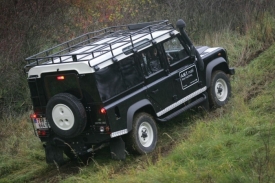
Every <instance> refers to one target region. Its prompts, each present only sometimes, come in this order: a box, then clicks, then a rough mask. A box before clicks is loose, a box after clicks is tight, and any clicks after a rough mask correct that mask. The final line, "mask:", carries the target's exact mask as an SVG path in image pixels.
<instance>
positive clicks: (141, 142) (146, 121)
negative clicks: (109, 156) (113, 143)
mask: <svg viewBox="0 0 275 183" xmlns="http://www.w3.org/2000/svg"><path fill="white" fill-rule="evenodd" d="M126 141H127V146H128V147H130V149H131V150H133V151H134V152H136V153H138V154H148V153H150V152H152V151H153V150H154V149H155V147H156V144H157V127H156V122H155V120H154V119H153V117H152V116H151V115H149V114H147V113H143V112H142V113H139V114H137V115H136V116H135V117H134V121H133V129H132V131H131V132H130V133H129V134H128V139H127V140H126Z"/></svg>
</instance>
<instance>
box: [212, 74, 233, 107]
mask: <svg viewBox="0 0 275 183" xmlns="http://www.w3.org/2000/svg"><path fill="white" fill-rule="evenodd" d="M208 94H209V104H210V107H211V108H219V107H222V106H224V105H225V104H226V103H227V102H228V100H229V98H230V97H231V85H230V80H229V78H228V76H227V75H226V74H225V73H224V72H223V71H220V70H218V71H215V72H214V73H213V74H212V78H211V83H210V87H209V89H208Z"/></svg>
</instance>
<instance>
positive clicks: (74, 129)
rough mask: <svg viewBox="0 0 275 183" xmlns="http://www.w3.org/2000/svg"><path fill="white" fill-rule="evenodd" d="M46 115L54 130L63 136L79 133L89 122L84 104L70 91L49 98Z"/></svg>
mask: <svg viewBox="0 0 275 183" xmlns="http://www.w3.org/2000/svg"><path fill="white" fill-rule="evenodd" d="M46 117H47V119H48V122H49V124H50V126H51V128H52V130H53V131H54V132H55V133H56V134H57V135H59V136H60V137H63V138H73V137H75V136H77V135H79V134H80V133H81V132H83V130H84V129H85V127H86V123H87V117H86V112H85V108H84V106H83V105H82V103H81V102H80V101H79V100H78V99H77V98H76V97H75V96H73V95H72V94H69V93H59V94H57V95H55V96H53V97H52V98H51V99H50V100H49V102H48V104H47V107H46Z"/></svg>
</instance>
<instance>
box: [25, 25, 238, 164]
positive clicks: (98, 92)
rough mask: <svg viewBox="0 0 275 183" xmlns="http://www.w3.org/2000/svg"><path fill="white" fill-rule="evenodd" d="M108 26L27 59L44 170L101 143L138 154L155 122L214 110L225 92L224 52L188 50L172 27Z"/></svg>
mask: <svg viewBox="0 0 275 183" xmlns="http://www.w3.org/2000/svg"><path fill="white" fill-rule="evenodd" d="M177 27H178V29H179V32H178V31H177V30H176V29H175V28H174V27H173V25H172V24H170V23H168V21H160V22H149V23H148V22H147V23H141V24H131V25H123V26H116V27H109V28H106V29H102V30H99V31H95V32H90V33H87V34H84V35H82V36H80V37H77V38H75V39H73V40H71V41H68V42H65V43H62V44H60V45H57V46H55V47H53V48H51V49H48V50H45V51H43V52H41V53H38V54H36V55H34V56H31V57H29V58H27V59H26V60H27V61H28V64H27V65H26V66H25V68H24V69H25V71H26V72H27V73H28V84H29V88H30V93H31V99H32V103H33V110H34V114H33V115H31V119H32V123H33V126H34V130H35V134H36V135H37V136H38V137H39V138H40V139H41V141H42V142H44V147H45V152H46V161H47V162H48V163H51V162H54V161H55V162H57V163H61V162H62V161H63V153H65V154H66V155H67V156H68V157H69V158H75V156H84V155H85V154H87V153H90V152H94V151H95V150H96V149H98V148H100V146H102V144H106V143H109V144H110V149H111V155H112V157H113V158H115V159H124V158H125V147H126V148H127V149H129V150H132V151H134V152H136V153H139V154H147V153H150V152H152V151H153V150H154V149H155V147H156V144H157V127H156V122H166V121H169V120H170V119H172V118H173V117H175V116H177V115H179V114H181V113H182V112H184V111H186V110H188V109H190V108H192V107H194V106H197V105H201V106H204V107H205V108H209V106H210V107H221V106H223V105H225V103H227V101H228V100H229V97H230V93H231V86H230V81H229V75H233V74H234V72H235V71H234V69H233V68H229V66H228V59H227V53H226V51H225V49H223V48H220V47H216V48H209V47H207V46H202V47H194V46H193V44H192V43H191V41H190V39H189V38H188V36H187V34H186V33H185V31H184V27H185V23H184V21H183V20H178V22H177Z"/></svg>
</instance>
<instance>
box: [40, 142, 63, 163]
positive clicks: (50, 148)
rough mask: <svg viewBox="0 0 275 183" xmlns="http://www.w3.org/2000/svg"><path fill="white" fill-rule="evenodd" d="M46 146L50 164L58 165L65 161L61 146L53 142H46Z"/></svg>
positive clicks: (47, 160) (47, 158)
mask: <svg viewBox="0 0 275 183" xmlns="http://www.w3.org/2000/svg"><path fill="white" fill-rule="evenodd" d="M44 147H45V153H46V162H47V163H48V164H51V163H57V164H58V165H61V164H62V163H64V159H63V150H62V149H61V148H59V147H56V146H54V145H51V144H46V145H45V146H44Z"/></svg>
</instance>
